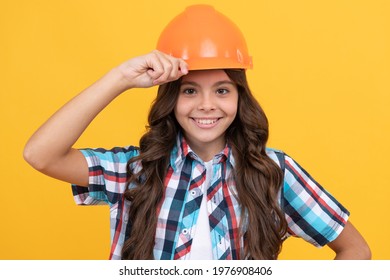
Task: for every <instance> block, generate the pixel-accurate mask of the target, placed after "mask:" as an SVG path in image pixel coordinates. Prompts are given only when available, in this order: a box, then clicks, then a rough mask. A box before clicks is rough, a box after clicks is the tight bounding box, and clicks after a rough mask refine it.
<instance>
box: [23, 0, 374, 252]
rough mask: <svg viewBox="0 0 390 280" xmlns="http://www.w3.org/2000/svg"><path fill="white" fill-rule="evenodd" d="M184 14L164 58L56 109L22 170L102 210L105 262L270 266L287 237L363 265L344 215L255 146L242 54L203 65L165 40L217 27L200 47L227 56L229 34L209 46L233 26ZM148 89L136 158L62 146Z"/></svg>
mask: <svg viewBox="0 0 390 280" xmlns="http://www.w3.org/2000/svg"><path fill="white" fill-rule="evenodd" d="M183 14H185V15H186V17H184V19H183V17H181V16H182V15H179V16H178V17H177V18H176V19H175V20H174V21H172V23H171V25H170V27H172V26H174V27H176V26H180V27H183V26H185V27H186V32H185V34H181V35H180V36H178V35H177V34H174V32H173V31H172V30H168V31H167V30H165V31H164V32H163V33H162V37H161V38H160V40H159V44H158V49H159V50H163V52H162V51H158V50H155V51H152V52H150V53H148V54H146V55H143V56H139V57H135V58H133V59H130V60H129V61H127V62H125V63H123V64H122V65H120V66H118V67H116V68H114V69H112V70H111V71H109V72H108V73H107V74H106V75H105V76H103V77H102V78H101V79H100V80H98V81H97V82H96V83H94V84H93V85H91V86H90V87H89V88H87V89H86V90H84V91H83V92H81V93H80V94H79V95H78V96H76V97H75V98H74V99H73V100H71V101H70V102H68V103H67V104H66V105H64V106H63V107H62V108H61V109H60V110H59V111H57V112H56V113H55V114H54V115H53V116H52V117H51V118H50V119H49V120H48V121H47V122H46V123H44V124H43V125H42V126H41V127H40V128H39V129H38V130H37V131H36V132H35V134H34V135H33V136H32V137H31V138H30V140H29V141H28V143H27V144H26V147H25V151H24V157H25V159H26V161H27V162H29V163H30V164H31V165H32V166H33V167H34V168H36V169H37V170H39V171H41V172H43V173H45V174H47V175H49V176H52V177H54V178H58V179H60V180H64V181H67V182H70V183H72V184H73V185H72V188H73V193H74V197H75V200H76V202H77V203H78V204H97V203H101V202H103V203H107V204H108V205H109V206H110V209H111V211H110V213H111V253H110V259H276V258H277V256H278V254H279V252H280V250H281V246H282V243H283V240H284V239H285V238H287V237H288V236H290V235H293V236H298V237H301V238H303V239H304V240H306V241H308V242H311V243H312V244H314V245H315V246H325V245H328V246H329V247H330V248H331V249H332V250H334V252H335V253H336V259H369V258H370V250H369V247H368V245H367V244H366V242H365V241H364V239H363V237H362V236H361V235H360V234H359V232H358V231H357V230H356V229H355V228H354V226H353V225H352V224H351V223H350V222H349V221H347V220H348V216H349V212H348V211H347V210H346V209H345V208H344V207H343V206H342V205H341V204H340V203H339V202H338V201H337V200H335V198H333V197H332V196H331V195H330V194H329V193H328V192H326V191H325V190H324V189H323V188H322V187H321V186H320V185H319V184H318V183H316V182H315V181H314V180H313V179H312V178H311V177H310V175H309V174H307V172H306V171H305V170H303V169H302V168H301V167H300V166H299V165H298V164H297V163H296V162H295V161H294V160H293V159H292V158H291V157H289V156H287V155H285V154H284V153H283V152H281V151H277V150H272V149H268V148H266V142H267V139H268V122H267V118H266V116H265V114H264V112H263V110H262V109H261V107H260V106H259V104H258V103H257V101H256V100H255V99H254V97H253V96H252V94H251V92H250V89H249V86H248V83H247V80H246V72H245V69H247V68H250V67H251V62H250V59H248V57H247V56H246V49H245V47H243V48H241V49H239V50H236V51H235V52H234V53H235V54H238V55H237V56H233V55H232V56H230V55H227V56H225V57H223V58H220V57H218V56H219V55H220V53H221V52H214V54H212V55H211V56H213V55H214V57H213V58H214V59H211V60H210V48H208V49H207V50H206V52H207V54H208V56H206V58H205V57H204V56H201V55H199V56H196V55H195V56H192V55H191V50H190V51H189V50H188V49H184V47H183V45H184V44H180V43H178V42H171V41H170V40H166V39H167V36H168V37H169V36H171V37H170V38H171V39H172V38H175V40H179V41H180V40H182V41H185V40H187V38H186V36H193V34H194V32H189V31H188V27H189V25H190V24H192V25H193V24H194V23H193V22H194V20H193V19H196V18H198V17H199V16H202V22H205V21H206V22H207V19H210V20H213V21H216V22H218V23H223V28H221V26H218V25H216V24H208V25H207V26H208V29H213V28H214V27H215V28H216V29H217V32H215V34H214V35H212V36H211V37H210V38H211V39H210V38H208V41H207V44H210V42H212V43H213V44H214V49H215V48H228V47H230V44H229V43H227V42H226V40H225V38H227V37H228V36H225V35H224V36H223V38H224V40H223V41H220V38H219V37H218V36H220V34H221V32H222V31H226V30H227V31H226V32H228V34H229V37H234V34H237V36H238V37H237V38H238V41H240V40H241V42H242V38H241V37H240V36H241V34H240V33H239V31H237V29H236V27H235V26H233V25H232V24H231V22H227V21H226V18H225V17H224V16H223V15H221V14H219V13H217V12H216V11H215V10H213V9H212V8H210V7H204V6H195V7H190V8H187V10H186V11H185V12H184V13H183ZM183 20H184V21H185V22H184V23H183V22H182V21H183ZM196 24H197V28H196V30H201V33H202V34H204V33H207V32H208V31H207V30H205V29H204V28H202V27H200V26H198V25H199V24H200V23H199V22H196ZM168 29H169V28H168ZM222 33H223V32H222ZM167 34H168V35H167ZM188 34H192V35H188ZM164 40H165V41H166V42H168V44H171V45H172V46H173V47H176V48H179V49H180V50H183V52H182V54H177V53H175V52H174V51H172V50H171V49H166V48H165V47H164V44H165V43H164ZM202 40H203V39H198V41H199V42H201V43H204V42H205V41H202ZM192 42H194V41H192ZM196 42H197V41H195V43H193V44H195V45H196ZM232 45H233V44H232ZM234 45H235V46H236V45H237V44H234ZM202 46H204V44H203V45H202ZM211 49H213V48H211ZM202 50H203V51H204V49H202ZM167 53H170V54H167ZM183 53H185V54H183ZM223 53H225V54H226V53H228V52H227V51H225V52H223ZM230 53H231V52H230ZM171 54H174V55H171ZM188 54H190V56H188ZM198 54H199V52H198ZM155 85H158V86H159V88H158V94H157V98H156V100H155V102H154V103H153V106H152V108H151V110H150V113H149V118H148V123H149V125H148V131H147V132H146V133H145V135H144V136H143V137H142V138H141V140H140V147H139V148H137V147H134V146H128V147H116V148H113V149H111V150H105V149H83V150H77V149H75V148H73V145H74V143H75V142H76V141H77V139H78V138H79V137H80V135H81V134H82V133H83V131H84V130H85V129H86V128H87V127H88V125H89V124H90V122H91V121H92V120H93V119H94V118H95V117H96V116H97V115H98V114H99V112H101V111H102V110H103V109H104V108H105V107H106V106H107V105H108V104H109V103H110V102H111V101H112V100H114V99H115V98H116V97H118V96H119V95H120V94H121V93H123V92H124V91H126V90H128V89H134V88H145V87H152V86H155Z"/></svg>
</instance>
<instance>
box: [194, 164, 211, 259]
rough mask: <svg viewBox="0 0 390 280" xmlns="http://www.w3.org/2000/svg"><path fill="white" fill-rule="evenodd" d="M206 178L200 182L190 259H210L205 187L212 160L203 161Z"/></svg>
mask: <svg viewBox="0 0 390 280" xmlns="http://www.w3.org/2000/svg"><path fill="white" fill-rule="evenodd" d="M205 166H206V179H205V181H204V183H203V184H202V186H201V187H202V192H203V198H202V202H201V204H200V209H199V215H198V221H197V223H196V232H195V234H194V238H193V240H192V246H191V253H190V259H191V260H212V259H213V252H212V246H211V237H210V225H209V214H208V212H207V189H208V187H209V186H210V184H211V178H212V176H213V160H210V161H208V162H205Z"/></svg>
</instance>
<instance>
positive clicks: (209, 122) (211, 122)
mask: <svg viewBox="0 0 390 280" xmlns="http://www.w3.org/2000/svg"><path fill="white" fill-rule="evenodd" d="M220 119H221V118H218V117H215V118H210V117H209V118H191V120H192V121H193V122H194V123H195V125H196V126H198V127H200V128H213V127H215V126H216V125H217V124H218V123H219V120H220Z"/></svg>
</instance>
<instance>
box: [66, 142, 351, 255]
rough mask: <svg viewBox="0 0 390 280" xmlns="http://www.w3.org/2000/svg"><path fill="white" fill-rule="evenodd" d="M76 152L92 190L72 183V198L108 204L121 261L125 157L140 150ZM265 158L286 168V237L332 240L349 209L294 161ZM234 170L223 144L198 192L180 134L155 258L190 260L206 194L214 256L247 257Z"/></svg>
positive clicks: (197, 177) (199, 164) (318, 242)
mask: <svg viewBox="0 0 390 280" xmlns="http://www.w3.org/2000/svg"><path fill="white" fill-rule="evenodd" d="M81 152H82V153H83V155H84V156H85V158H86V160H87V162H88V166H89V186H88V187H80V186H76V185H72V190H73V195H74V199H75V201H76V203H77V204H80V205H94V204H108V205H109V207H110V230H111V252H110V256H109V259H121V250H122V246H123V243H124V241H125V240H126V239H127V238H128V233H129V232H130V231H129V228H128V226H129V225H128V211H129V207H131V205H130V203H129V202H128V201H127V200H125V199H124V197H123V193H124V192H125V190H126V188H127V185H126V178H127V176H126V165H127V162H128V160H129V159H130V158H132V157H134V156H137V155H138V154H139V151H138V148H136V147H133V146H128V147H121V148H114V149H111V150H105V149H83V150H81ZM267 154H268V156H269V157H270V158H271V159H273V160H274V161H275V162H276V163H277V164H278V165H279V166H281V168H282V169H283V170H284V183H283V187H282V188H281V190H280V193H279V202H280V205H281V208H282V210H283V211H284V213H285V217H286V220H287V223H288V234H287V235H286V237H288V236H296V237H301V238H303V239H304V240H306V241H308V242H310V243H312V244H313V245H315V246H318V247H321V246H324V245H326V244H327V243H329V242H330V241H332V240H334V239H335V238H336V237H337V236H338V235H339V234H340V232H341V231H342V229H343V228H344V226H345V224H346V222H347V219H348V216H349V212H348V210H346V209H345V208H344V207H343V206H342V205H341V204H340V203H339V202H338V201H337V200H336V199H335V198H334V197H333V196H332V195H331V194H329V193H328V192H327V191H326V190H325V189H324V188H323V187H322V186H320V185H319V184H318V183H317V182H316V181H315V180H314V179H313V178H312V177H311V176H310V175H309V174H308V173H307V172H306V171H305V170H304V169H303V168H302V167H300V166H299V165H298V163H296V162H295V161H294V160H293V159H292V158H291V157H289V156H287V155H286V154H284V153H283V152H281V151H277V150H273V149H267ZM131 168H132V169H133V170H134V171H138V170H140V168H141V166H140V164H139V163H135V164H133V166H131ZM233 169H234V158H233V156H232V153H231V149H230V148H229V146H226V147H225V149H224V150H223V151H221V152H220V153H219V154H217V155H216V156H215V157H214V159H213V178H212V179H211V183H210V185H209V186H206V188H205V189H206V191H205V193H203V191H202V189H204V188H202V184H204V183H205V182H206V180H205V176H206V169H205V165H204V162H203V161H202V160H201V159H200V158H199V157H198V156H197V155H196V154H195V153H194V152H193V151H192V150H191V148H190V147H189V146H188V145H187V143H186V141H185V139H184V138H183V137H180V136H178V139H177V143H176V145H175V147H174V149H173V150H172V151H171V159H170V165H169V167H168V174H167V176H166V178H165V196H164V200H163V202H162V205H161V208H160V210H159V213H158V222H157V229H156V236H155V247H154V257H155V259H182V260H186V259H189V257H190V254H191V245H192V240H193V237H194V235H195V234H196V221H197V217H198V214H199V209H200V204H201V201H202V197H203V195H206V196H207V211H208V215H209V225H210V236H211V241H212V253H213V258H214V259H221V260H228V259H243V258H245V256H244V255H243V247H244V242H243V240H242V237H241V236H242V234H241V233H240V227H239V225H240V216H241V212H240V210H241V209H240V207H239V203H238V201H237V200H236V195H235V193H236V187H235V181H234V179H233ZM128 187H129V188H131V187H132V186H128ZM146 218H147V217H146ZM243 229H245V225H243Z"/></svg>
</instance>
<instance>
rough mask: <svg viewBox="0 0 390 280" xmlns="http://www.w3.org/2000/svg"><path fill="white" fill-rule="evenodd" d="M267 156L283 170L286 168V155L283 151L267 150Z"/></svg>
mask: <svg viewBox="0 0 390 280" xmlns="http://www.w3.org/2000/svg"><path fill="white" fill-rule="evenodd" d="M266 154H267V156H268V157H269V158H271V159H272V160H273V161H274V162H275V163H276V164H277V165H279V167H280V168H281V169H282V170H283V169H284V168H285V161H286V154H285V153H284V152H283V151H282V150H278V149H274V148H267V149H266Z"/></svg>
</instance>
